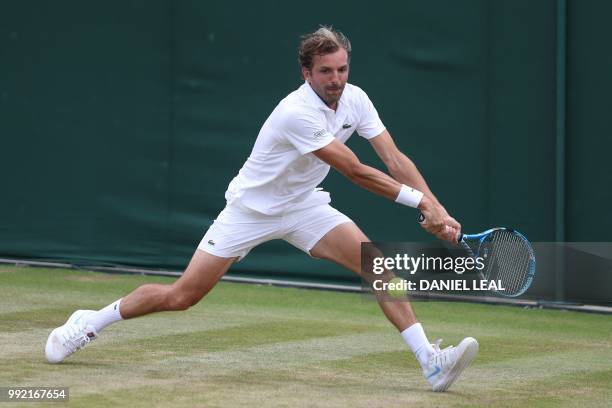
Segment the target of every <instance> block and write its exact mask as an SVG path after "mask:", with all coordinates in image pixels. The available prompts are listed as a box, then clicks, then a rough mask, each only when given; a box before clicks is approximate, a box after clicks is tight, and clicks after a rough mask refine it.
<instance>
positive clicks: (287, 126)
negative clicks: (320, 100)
mask: <svg viewBox="0 0 612 408" xmlns="http://www.w3.org/2000/svg"><path fill="white" fill-rule="evenodd" d="M281 134H282V135H284V137H285V138H286V139H287V141H288V142H289V143H291V144H292V145H293V146H294V147H295V148H296V149H297V150H298V151H299V152H300V154H302V155H304V154H306V153H310V152H313V151H315V150H319V149H321V148H323V147H325V146H327V145H328V144H330V143H331V142H333V141H334V140H335V138H334V135H332V134H331V133H330V132H329V130H327V128H326V124H325V116H324V115H323V112H318V111H315V110H314V109H313V110H312V111H304V112H286V113H285V115H284V118H283V121H282V130H281Z"/></svg>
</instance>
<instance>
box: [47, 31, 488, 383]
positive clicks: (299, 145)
mask: <svg viewBox="0 0 612 408" xmlns="http://www.w3.org/2000/svg"><path fill="white" fill-rule="evenodd" d="M350 53H351V45H350V42H349V40H348V39H347V38H346V37H345V36H344V35H343V34H342V33H340V32H338V31H334V30H332V29H331V28H328V27H322V28H320V29H319V30H317V31H316V32H314V33H311V34H308V35H305V36H304V37H302V42H301V44H300V49H299V62H300V65H301V69H302V75H303V77H304V79H305V82H304V84H303V85H302V86H300V87H299V88H298V89H297V90H296V91H294V92H292V93H291V94H289V95H288V96H287V97H286V98H285V99H283V100H282V101H281V102H280V103H279V104H278V106H277V107H276V108H275V109H274V111H273V112H272V113H271V115H270V116H269V117H268V119H267V120H266V122H265V123H264V125H263V126H262V128H261V130H260V132H259V135H258V137H257V140H256V141H255V145H254V147H253V150H252V152H251V155H250V156H249V158H248V159H247V161H246V162H245V164H244V165H243V167H242V169H241V170H240V172H239V173H238V175H237V176H236V177H235V178H234V179H233V180H232V182H231V183H230V185H229V187H228V189H227V191H226V193H225V197H226V200H227V205H226V207H225V209H223V211H221V213H220V214H219V216H218V217H217V219H216V220H215V222H214V223H213V225H212V226H211V227H210V228H209V230H208V231H207V232H206V234H205V235H204V238H203V239H202V241H201V243H200V244H199V246H198V249H197V250H196V251H195V254H194V255H193V258H192V259H191V261H190V263H189V265H188V266H187V269H186V270H185V272H184V273H183V275H182V276H181V277H180V278H179V279H178V280H176V282H174V283H173V284H172V285H161V284H148V285H143V286H141V287H139V288H137V289H136V290H134V291H133V292H132V293H130V294H128V295H126V296H125V297H123V298H121V299H119V300H117V301H115V302H113V303H111V304H110V305H108V306H107V307H105V308H103V309H101V310H99V311H91V310H78V311H76V312H75V313H73V315H72V316H70V318H69V319H68V321H67V322H66V323H65V324H64V325H63V326H61V327H58V328H56V329H55V330H53V331H52V332H51V334H50V335H49V338H48V340H47V344H46V348H45V354H46V357H47V359H48V361H49V362H51V363H59V362H61V361H63V360H64V359H65V358H67V357H68V356H69V355H71V354H72V353H74V352H75V351H76V350H78V349H80V348H83V347H84V346H86V345H87V344H89V342H90V341H91V340H93V339H95V338H96V337H97V336H98V334H99V333H100V332H101V331H102V329H104V328H105V327H106V326H108V325H109V324H111V323H114V322H117V321H119V320H123V319H131V318H134V317H138V316H143V315H146V314H149V313H153V312H161V311H171V310H186V309H187V308H189V307H190V306H193V305H195V304H196V303H198V301H200V299H202V297H203V296H204V295H206V294H207V293H208V292H209V291H210V290H211V289H212V288H213V287H214V286H215V284H216V283H217V282H218V281H219V280H220V279H221V277H222V276H223V274H225V272H226V271H227V270H228V269H229V268H230V266H231V265H232V263H234V262H235V261H237V260H240V259H242V258H244V257H245V256H246V255H247V254H248V252H249V251H250V250H251V249H253V248H254V247H255V246H257V245H259V244H261V243H263V242H266V241H269V240H272V239H284V240H286V241H288V242H289V243H290V244H292V245H294V246H296V247H297V248H299V249H301V250H302V251H304V252H306V253H307V254H309V255H310V256H312V257H315V258H322V259H328V260H331V261H333V262H336V263H337V264H340V265H342V266H344V267H346V268H348V269H350V270H352V271H353V272H355V273H357V274H359V275H361V273H362V272H361V268H360V263H361V243H362V242H368V241H369V240H368V237H367V236H366V235H365V234H364V233H363V232H362V231H361V230H360V229H359V227H357V225H355V223H353V222H352V221H351V220H350V219H349V218H348V217H347V216H346V215H344V214H342V213H341V212H339V211H338V210H336V209H334V208H333V207H331V206H330V204H329V203H330V197H329V194H328V193H326V192H324V191H321V190H320V189H317V188H316V187H317V185H319V183H321V182H322V181H323V179H324V178H325V177H326V175H327V173H328V172H329V169H330V166H331V167H333V168H334V169H336V170H337V171H339V172H340V173H342V174H343V175H344V176H346V177H347V178H348V179H349V180H351V181H352V182H353V183H355V184H357V185H358V186H361V187H363V188H365V189H367V190H369V191H371V192H373V193H375V194H378V195H381V196H383V197H385V198H388V199H390V200H394V201H396V202H397V203H399V204H403V205H407V206H410V207H415V208H418V209H419V210H420V211H421V212H422V213H423V214H424V216H425V217H426V219H427V223H426V224H424V225H423V228H425V229H426V230H427V231H428V232H430V233H432V234H434V235H435V236H436V237H437V238H439V239H441V240H446V241H449V242H456V237H457V235H458V234H459V232H460V230H461V226H460V225H459V223H457V221H455V220H454V219H453V218H452V217H450V216H449V215H448V213H447V212H446V210H445V209H444V207H442V205H440V203H439V202H438V201H437V199H436V198H435V196H434V195H433V194H432V192H431V191H430V190H429V188H428V187H427V184H426V182H425V180H424V179H423V177H422V176H421V174H420V173H419V171H418V170H417V168H416V166H415V165H414V164H413V163H412V161H411V160H410V159H408V157H406V156H405V155H404V154H403V153H401V152H400V151H399V150H398V149H397V147H396V146H395V144H394V142H393V139H392V138H391V135H390V134H389V132H388V131H387V130H386V129H385V126H384V125H383V124H382V122H381V120H380V119H379V117H378V113H377V112H376V109H375V108H374V106H373V104H372V102H371V101H370V99H369V98H368V96H367V95H366V93H365V92H364V91H363V90H361V89H360V88H358V87H356V86H354V85H351V84H349V83H347V80H348V74H349V61H350ZM354 131H357V133H358V134H359V135H360V136H362V137H364V138H366V139H367V140H368V141H369V142H370V143H371V145H372V147H373V148H374V150H375V151H376V153H377V154H378V156H380V158H381V159H382V160H383V162H384V163H385V165H386V166H387V168H388V170H389V173H390V174H391V176H388V175H386V174H385V173H383V172H381V171H379V170H376V169H374V168H372V167H369V166H367V165H364V164H362V163H361V162H360V161H359V159H358V158H357V156H356V155H355V154H354V153H353V152H352V151H351V150H350V149H349V148H348V147H346V146H345V144H344V143H345V142H346V140H347V139H348V138H349V137H350V136H351V134H352V133H353V132H354ZM378 303H379V305H380V307H381V308H382V310H383V312H384V314H385V315H386V316H387V318H388V319H389V320H390V321H391V323H392V324H393V325H394V326H395V327H396V328H397V329H398V330H399V331H400V334H401V336H402V337H403V339H404V340H405V341H406V343H407V344H408V346H409V347H410V349H411V350H412V351H413V353H414V354H415V356H416V358H417V360H418V361H419V363H420V364H421V366H422V368H423V374H424V376H425V377H426V379H427V380H428V381H429V383H430V384H431V386H432V389H433V390H434V391H444V390H446V389H447V388H448V387H449V386H450V385H451V384H452V383H453V382H454V381H455V379H456V378H457V376H458V375H459V374H460V373H461V371H462V370H463V369H464V368H465V367H467V365H469V363H470V362H471V361H472V360H473V358H474V357H475V356H476V353H477V351H478V343H477V342H476V340H474V339H473V338H471V337H468V338H466V339H464V340H463V341H462V342H461V343H460V344H459V345H458V346H457V347H452V346H451V347H447V348H445V349H443V350H441V349H440V348H439V347H438V345H437V344H436V345H432V344H431V343H430V342H429V340H428V339H427V337H426V336H425V332H424V330H423V327H422V326H421V324H420V323H419V322H418V321H417V318H416V316H415V314H414V312H413V311H412V308H411V305H410V303H409V302H408V301H385V300H384V299H382V298H381V299H379V300H378Z"/></svg>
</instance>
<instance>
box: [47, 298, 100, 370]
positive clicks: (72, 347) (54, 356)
mask: <svg viewBox="0 0 612 408" xmlns="http://www.w3.org/2000/svg"><path fill="white" fill-rule="evenodd" d="M91 313H95V311H94V310H77V311H76V312H74V313H73V314H72V315H71V316H70V317H69V318H68V320H67V321H66V323H65V324H64V325H63V326H60V327H58V328H56V329H54V330H53V331H52V332H51V334H49V338H48V339H47V344H46V346H45V356H46V357H47V360H48V361H49V362H50V363H54V364H55V363H61V362H62V361H64V360H65V359H66V358H67V357H68V356H70V355H71V354H73V353H74V352H75V351H77V350H80V349H82V348H83V347H85V346H87V345H88V344H89V343H90V342H91V341H92V340H95V339H96V338H97V337H98V333H96V330H95V329H94V327H93V326H90V325H87V323H86V321H85V320H86V319H85V317H86V316H87V315H89V314H91Z"/></svg>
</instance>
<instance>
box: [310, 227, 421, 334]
mask: <svg viewBox="0 0 612 408" xmlns="http://www.w3.org/2000/svg"><path fill="white" fill-rule="evenodd" d="M362 242H370V240H369V239H368V237H366V235H365V234H364V233H363V232H362V231H361V230H360V229H359V227H357V225H355V224H353V223H351V222H347V223H344V224H340V225H338V226H337V227H335V228H333V229H332V230H331V231H330V232H328V233H327V234H325V236H324V237H323V238H321V240H320V241H319V242H317V244H316V245H315V246H314V247H313V248H312V249H311V250H310V254H311V255H312V256H314V257H315V258H321V259H327V260H330V261H333V262H335V263H337V264H339V265H342V266H344V267H345V268H348V269H350V270H351V271H353V272H355V273H356V274H357V275H359V276H361V275H362V273H361V243H362ZM378 304H379V305H380V308H381V309H382V310H383V312H384V313H385V316H387V318H388V319H389V321H390V322H391V323H393V325H394V326H395V327H396V328H397V329H398V330H399V331H400V332H402V331H404V330H406V329H407V328H408V327H410V326H412V325H413V324H415V323H417V318H416V316H415V314H414V311H413V310H412V306H410V302H409V301H408V300H406V301H398V300H394V301H386V300H385V299H383V298H382V297H378Z"/></svg>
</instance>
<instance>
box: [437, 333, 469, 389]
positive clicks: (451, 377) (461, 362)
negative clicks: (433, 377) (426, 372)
mask: <svg viewBox="0 0 612 408" xmlns="http://www.w3.org/2000/svg"><path fill="white" fill-rule="evenodd" d="M464 343H466V344H465V346H463V347H464V350H463V353H462V354H461V357H460V358H459V359H458V360H457V362H456V363H455V365H454V366H453V368H451V370H450V371H449V372H448V374H447V375H446V377H445V378H444V379H442V380H441V381H440V382H438V384H436V386H435V387H433V391H434V392H444V391H446V390H448V389H449V387H450V386H451V385H453V383H454V382H455V380H456V379H457V377H459V374H461V372H462V371H463V370H465V369H466V368H467V367H468V366H469V365H470V363H471V362H472V360H474V357H476V354H477V353H478V342H477V341H476V339H475V338H473V337H466V338H465V339H463V340H462V341H461V343H459V345H458V346H457V348H460V347H462V344H464Z"/></svg>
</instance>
